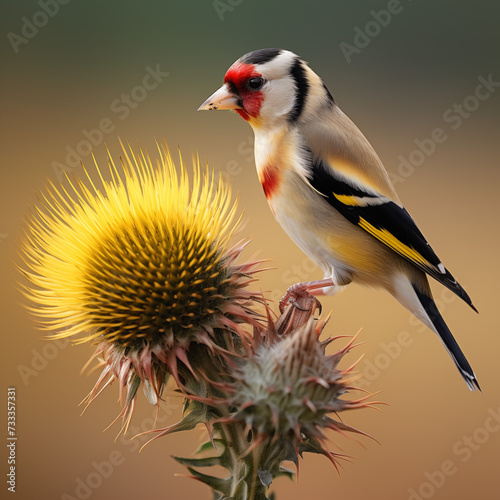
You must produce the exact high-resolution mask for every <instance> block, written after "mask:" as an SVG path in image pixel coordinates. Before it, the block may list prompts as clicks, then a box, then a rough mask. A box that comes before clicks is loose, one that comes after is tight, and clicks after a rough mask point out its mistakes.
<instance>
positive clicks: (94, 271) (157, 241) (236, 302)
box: [22, 145, 257, 429]
mask: <svg viewBox="0 0 500 500" xmlns="http://www.w3.org/2000/svg"><path fill="white" fill-rule="evenodd" d="M158 149H159V159H158V160H157V165H156V166H154V165H153V163H152V161H151V159H150V158H149V156H147V155H146V154H145V153H144V152H142V151H141V152H139V154H134V152H133V151H132V150H131V151H130V154H129V153H128V152H127V151H126V150H125V148H124V157H123V158H122V159H121V166H120V167H117V166H116V165H115V164H114V162H113V160H112V159H111V158H110V159H109V171H110V176H111V180H110V181H106V180H104V178H103V176H102V175H101V170H100V169H99V167H98V166H97V164H96V169H97V173H98V175H99V177H100V180H101V183H102V186H103V187H102V189H98V188H97V187H96V185H95V184H94V182H93V181H92V179H91V177H90V175H88V174H87V177H88V181H89V184H90V187H87V186H86V185H85V183H84V182H83V181H81V180H79V179H77V180H76V181H72V180H71V179H70V178H69V177H68V178H67V183H68V185H69V188H70V189H68V190H67V189H66V188H64V187H63V186H61V187H59V188H57V187H56V186H54V185H53V184H52V185H51V189H50V190H49V192H48V193H47V194H46V195H44V196H43V201H42V207H36V208H35V212H34V214H33V215H32V217H31V218H30V219H29V222H28V225H29V228H28V232H27V236H26V239H25V242H24V244H23V246H22V250H23V255H24V261H25V264H26V268H25V269H24V270H23V272H24V274H25V276H26V277H27V278H28V279H29V280H30V281H31V283H32V284H33V285H34V286H30V287H26V288H25V292H24V293H25V295H26V296H27V297H28V298H29V299H30V300H31V302H32V303H33V305H32V306H31V307H30V309H31V311H32V312H33V313H34V314H35V315H36V316H38V317H39V318H40V319H41V326H42V328H44V329H46V330H50V331H53V330H57V333H55V334H53V335H52V338H54V339H56V338H65V337H76V338H77V340H76V342H78V343H82V342H92V343H98V347H97V349H96V352H95V354H94V356H93V358H97V359H99V360H100V364H101V365H102V366H103V371H102V373H101V375H100V377H99V379H98V381H97V383H96V385H95V387H94V389H93V390H92V391H91V393H90V394H89V396H88V398H87V402H91V401H92V400H93V399H94V398H95V397H96V396H97V394H99V393H100V391H101V390H102V389H103V388H104V387H105V386H107V385H108V384H110V383H111V382H113V381H114V380H118V383H119V387H120V398H121V400H122V402H123V410H122V413H121V416H122V417H123V419H124V424H125V428H124V429H126V426H127V425H128V423H129V421H130V417H131V415H132V412H133V408H134V405H135V401H136V393H137V390H138V388H139V387H140V386H141V385H142V386H143V389H144V392H145V394H146V396H147V399H148V400H149V402H150V403H151V404H153V405H157V404H158V400H159V398H160V397H161V394H162V390H163V388H164V386H165V383H166V380H167V378H168V376H169V375H172V376H173V377H174V378H175V380H176V381H177V383H178V384H179V385H180V386H181V387H182V388H183V389H184V386H183V383H184V381H185V378H186V377H183V375H182V373H184V372H186V370H187V371H189V372H191V373H192V374H193V375H194V377H195V378H198V377H199V376H200V375H203V374H202V372H201V370H202V367H201V366H200V367H198V366H197V365H196V364H193V361H192V360H191V361H190V360H189V359H188V353H189V350H190V346H191V345H192V344H202V345H204V346H206V347H207V348H208V350H209V351H210V352H211V353H212V355H215V356H217V355H222V356H224V355H226V347H227V345H234V342H235V341H238V342H239V344H240V345H242V346H243V347H244V346H245V345H247V344H248V342H249V339H250V335H249V334H248V333H247V331H246V330H245V329H244V328H242V323H249V324H251V325H256V324H257V322H256V317H257V314H256V313H255V312H254V311H253V310H252V309H251V308H250V307H249V306H250V303H251V302H252V301H254V300H257V297H256V295H255V294H253V293H252V292H250V291H248V290H247V289H246V286H247V285H248V283H250V281H251V279H250V276H251V275H252V274H253V273H254V272H255V265H256V263H255V262H254V263H247V264H243V265H241V264H240V265H238V264H237V263H236V260H237V258H238V257H239V255H240V253H241V252H242V250H243V248H244V246H245V245H244V244H238V245H236V246H234V247H232V248H229V247H228V245H229V240H230V238H231V237H232V235H233V234H234V232H235V228H236V226H237V223H235V221H234V219H235V213H236V204H235V203H232V202H231V193H230V188H229V186H228V185H227V184H224V183H222V182H220V179H219V182H216V179H215V177H214V175H213V174H212V175H211V174H210V173H209V172H208V170H205V171H204V172H203V173H202V171H201V168H200V166H199V163H198V161H197V160H196V161H195V164H194V169H193V171H194V173H193V181H192V185H190V183H189V179H188V174H187V171H186V167H185V166H184V163H183V161H182V158H181V160H180V164H181V165H180V174H178V173H177V170H176V167H175V165H174V162H173V160H172V158H171V156H170V154H169V152H168V149H167V148H166V146H164V145H163V146H161V147H159V148H158ZM94 161H95V160H94ZM70 193H71V194H70ZM179 361H180V362H179ZM195 361H196V360H195ZM198 368H200V369H199V370H198ZM125 393H126V394H125ZM124 396H125V397H124Z"/></svg>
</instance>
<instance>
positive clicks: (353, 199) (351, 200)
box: [333, 193, 363, 207]
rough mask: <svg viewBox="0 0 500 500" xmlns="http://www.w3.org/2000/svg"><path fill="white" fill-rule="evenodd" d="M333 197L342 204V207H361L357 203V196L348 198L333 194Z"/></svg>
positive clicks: (343, 195)
mask: <svg viewBox="0 0 500 500" xmlns="http://www.w3.org/2000/svg"><path fill="white" fill-rule="evenodd" d="M333 196H335V198H337V200H339V201H340V203H343V204H344V205H350V206H351V207H361V206H363V205H361V204H360V203H359V200H358V197H357V196H349V195H347V194H335V193H333Z"/></svg>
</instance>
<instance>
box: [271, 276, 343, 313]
mask: <svg viewBox="0 0 500 500" xmlns="http://www.w3.org/2000/svg"><path fill="white" fill-rule="evenodd" d="M330 286H334V283H333V280H332V279H331V278H325V279H322V280H317V281H305V282H304V283H296V284H295V285H292V286H291V287H289V288H288V290H287V291H286V293H285V295H283V297H282V298H281V300H280V304H279V306H280V312H281V313H282V314H283V312H284V311H285V309H286V306H287V305H288V304H292V305H293V306H294V307H296V308H297V309H299V310H301V311H310V310H311V309H312V308H313V307H317V308H318V309H319V313H320V314H321V310H322V306H321V302H320V301H319V300H318V299H317V298H316V297H314V295H322V294H323V293H324V292H323V288H326V287H330Z"/></svg>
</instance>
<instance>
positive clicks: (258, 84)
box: [247, 76, 264, 90]
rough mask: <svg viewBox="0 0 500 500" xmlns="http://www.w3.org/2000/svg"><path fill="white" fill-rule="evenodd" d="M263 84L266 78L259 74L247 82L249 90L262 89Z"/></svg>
mask: <svg viewBox="0 0 500 500" xmlns="http://www.w3.org/2000/svg"><path fill="white" fill-rule="evenodd" d="M262 85H264V79H263V78H260V77H259V76H254V77H252V78H250V80H248V82H247V88H248V90H260V89H261V88H262Z"/></svg>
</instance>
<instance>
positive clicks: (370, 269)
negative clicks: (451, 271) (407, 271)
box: [268, 177, 395, 286]
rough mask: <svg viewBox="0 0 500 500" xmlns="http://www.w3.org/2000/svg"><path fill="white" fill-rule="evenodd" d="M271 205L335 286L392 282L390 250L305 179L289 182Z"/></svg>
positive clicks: (280, 221) (293, 236) (277, 217)
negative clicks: (346, 216) (352, 221)
mask: <svg viewBox="0 0 500 500" xmlns="http://www.w3.org/2000/svg"><path fill="white" fill-rule="evenodd" d="M268 202H269V205H270V207H271V210H272V211H273V213H274V216H275V217H276V220H277V221H278V222H279V223H280V225H281V227H282V228H283V229H284V230H285V232H286V233H287V234H288V236H289V237H290V238H291V239H292V240H293V241H294V243H295V244H296V245H297V246H298V247H299V248H300V249H301V250H302V251H303V252H304V253H305V254H306V255H308V256H309V257H310V258H311V259H312V260H313V261H314V262H315V263H316V264H317V265H318V266H319V267H320V268H321V269H322V270H323V272H324V274H325V276H331V277H333V279H334V282H335V284H337V285H346V284H348V283H350V282H351V281H357V282H360V283H362V284H365V285H372V286H380V285H382V286H383V283H380V276H381V275H382V276H387V277H388V278H389V275H392V274H393V271H395V269H393V266H394V256H393V255H392V252H391V251H390V250H389V249H387V248H386V247H385V246H384V245H382V244H381V243H379V242H378V241H377V240H376V239H375V238H373V236H371V235H369V234H368V233H366V232H365V231H364V230H363V229H361V228H359V227H357V226H355V225H354V224H352V223H351V222H349V221H348V220H347V219H346V218H345V217H344V216H343V215H341V214H340V213H339V212H338V211H337V210H335V209H334V208H333V207H331V206H330V205H329V204H328V203H327V202H326V201H325V200H324V199H323V198H322V197H321V196H320V195H319V194H318V193H316V192H315V191H313V190H312V188H311V187H310V186H308V185H307V184H306V183H305V182H304V181H303V180H302V179H300V178H298V177H297V178H291V179H287V180H286V182H283V183H282V184H281V185H280V190H279V193H277V194H276V195H275V196H273V197H272V198H270V199H268Z"/></svg>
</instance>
